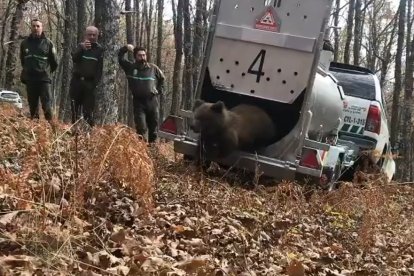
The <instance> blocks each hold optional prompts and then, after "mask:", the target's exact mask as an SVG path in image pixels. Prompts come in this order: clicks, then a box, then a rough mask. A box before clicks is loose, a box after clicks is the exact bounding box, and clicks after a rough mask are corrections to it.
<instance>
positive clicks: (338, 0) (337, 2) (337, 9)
mask: <svg viewBox="0 0 414 276" xmlns="http://www.w3.org/2000/svg"><path fill="white" fill-rule="evenodd" d="M340 10H341V0H335V12H334V14H333V17H334V26H335V27H337V26H338V24H339V12H340ZM334 61H336V62H338V61H339V31H338V29H337V28H334Z"/></svg>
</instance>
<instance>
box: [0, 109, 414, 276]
mask: <svg viewBox="0 0 414 276" xmlns="http://www.w3.org/2000/svg"><path fill="white" fill-rule="evenodd" d="M367 179H369V180H367ZM253 182H254V181H253V177H250V176H248V175H244V174H243V173H237V172H233V171H226V170H225V169H221V168H219V167H217V166H216V167H212V168H210V169H209V172H208V173H207V174H204V175H202V174H200V171H199V169H198V168H196V167H194V166H192V165H189V164H188V163H186V162H185V161H184V160H182V158H181V156H178V155H176V154H174V152H173V150H172V146H171V144H169V143H165V142H161V143H159V144H157V145H156V147H154V148H148V147H147V146H146V145H145V144H144V143H142V142H141V141H140V140H139V139H138V138H137V136H136V134H135V131H134V130H133V129H130V128H128V127H126V126H123V125H111V126H104V127H98V128H95V129H93V130H92V131H91V132H90V133H89V134H87V133H85V132H82V131H80V133H79V134H76V132H75V131H74V127H73V126H68V125H64V124H60V123H57V124H56V127H55V129H52V128H51V127H50V126H49V125H48V123H46V122H44V121H42V120H41V121H37V122H33V121H30V120H28V119H26V117H25V116H23V115H22V114H20V113H19V112H17V111H15V110H14V109H11V108H6V107H4V108H3V106H2V109H1V111H0V189H1V190H0V253H1V255H0V268H1V269H0V275H26V274H27V275H383V274H387V275H412V274H413V273H414V258H413V256H414V246H413V244H414V243H413V242H414V236H413V234H412V233H413V232H414V219H413V206H414V205H413V203H414V202H413V201H414V192H413V188H412V187H410V186H405V185H398V184H397V183H391V184H386V183H385V182H384V180H383V178H381V177H380V176H376V175H371V176H370V177H369V178H368V177H365V178H364V180H363V181H359V182H354V183H344V184H343V185H341V187H340V188H339V189H338V190H336V191H334V192H331V193H327V192H323V191H321V190H318V189H317V188H316V187H313V186H310V185H299V184H296V183H293V182H287V181H282V182H281V183H277V185H276V183H265V184H261V183H260V182H259V185H255V184H254V183H253Z"/></svg>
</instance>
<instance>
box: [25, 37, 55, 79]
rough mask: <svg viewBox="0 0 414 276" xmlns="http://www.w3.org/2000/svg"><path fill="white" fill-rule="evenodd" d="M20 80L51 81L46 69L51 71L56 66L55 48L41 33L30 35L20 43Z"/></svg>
mask: <svg viewBox="0 0 414 276" xmlns="http://www.w3.org/2000/svg"><path fill="white" fill-rule="evenodd" d="M20 62H21V65H22V68H23V70H22V73H21V77H20V78H21V80H22V82H23V83H26V82H27V81H42V82H51V79H50V75H49V72H48V69H49V68H50V73H53V72H54V71H55V70H56V69H57V66H58V61H57V54H56V48H55V46H54V45H53V42H52V41H50V40H49V39H48V38H46V36H45V34H44V33H42V35H41V36H40V37H34V36H33V35H30V36H29V37H28V38H26V39H24V40H23V41H22V43H21V44H20Z"/></svg>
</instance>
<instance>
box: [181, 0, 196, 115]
mask: <svg viewBox="0 0 414 276" xmlns="http://www.w3.org/2000/svg"><path fill="white" fill-rule="evenodd" d="M183 16H184V61H185V64H184V68H185V69H184V74H183V82H184V89H183V96H182V102H181V106H182V107H183V108H185V109H190V108H191V106H192V104H193V99H192V98H193V67H192V65H193V61H192V57H191V48H192V38H191V36H192V35H191V21H190V1H189V0H184V1H183Z"/></svg>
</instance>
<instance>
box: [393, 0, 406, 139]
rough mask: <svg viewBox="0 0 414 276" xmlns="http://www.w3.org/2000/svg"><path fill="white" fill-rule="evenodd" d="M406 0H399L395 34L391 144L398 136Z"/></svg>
mask: <svg viewBox="0 0 414 276" xmlns="http://www.w3.org/2000/svg"><path fill="white" fill-rule="evenodd" d="M406 3H407V0H400V6H399V16H398V35H397V50H396V54H395V71H394V78H395V84H394V94H393V98H392V111H391V145H393V146H395V144H396V142H397V140H398V137H399V130H400V127H399V124H400V122H399V105H400V94H401V90H402V79H401V70H402V67H401V63H402V53H403V47H404V33H405V8H406Z"/></svg>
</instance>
